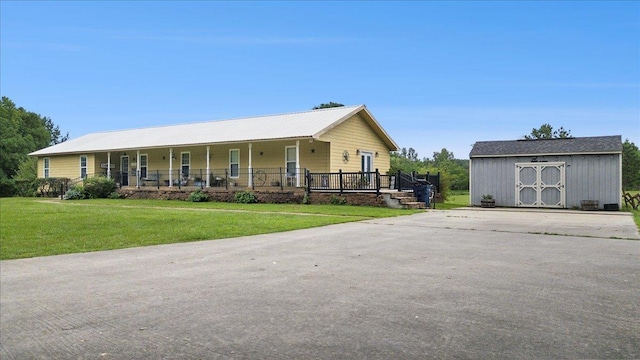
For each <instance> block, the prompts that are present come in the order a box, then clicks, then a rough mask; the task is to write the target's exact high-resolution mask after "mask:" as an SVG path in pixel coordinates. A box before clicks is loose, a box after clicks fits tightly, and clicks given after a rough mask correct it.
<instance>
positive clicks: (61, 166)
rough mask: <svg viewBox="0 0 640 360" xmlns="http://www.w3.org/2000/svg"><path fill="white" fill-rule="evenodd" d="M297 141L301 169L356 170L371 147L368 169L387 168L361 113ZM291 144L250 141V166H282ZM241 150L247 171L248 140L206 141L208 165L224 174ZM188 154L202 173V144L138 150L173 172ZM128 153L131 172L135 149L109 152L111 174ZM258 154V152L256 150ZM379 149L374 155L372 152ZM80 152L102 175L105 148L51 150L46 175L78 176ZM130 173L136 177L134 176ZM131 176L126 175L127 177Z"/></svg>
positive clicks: (194, 170)
mask: <svg viewBox="0 0 640 360" xmlns="http://www.w3.org/2000/svg"><path fill="white" fill-rule="evenodd" d="M298 141H299V155H300V158H299V164H300V167H301V168H303V169H304V168H306V169H309V170H310V171H312V172H337V171H338V170H340V169H342V170H343V171H360V170H361V162H360V155H358V154H357V153H356V152H357V151H358V150H360V151H361V152H370V153H372V154H374V156H373V158H372V160H373V169H376V168H377V169H379V170H380V172H382V173H386V172H387V171H388V170H389V167H390V155H389V148H388V146H387V145H385V143H384V142H383V141H382V140H381V139H380V138H379V137H378V135H377V134H376V133H375V132H374V131H373V129H372V128H371V127H370V126H369V124H368V123H367V122H366V120H364V119H363V118H362V117H361V116H360V115H358V114H356V115H354V116H353V117H351V118H350V119H348V120H346V121H344V122H343V123H341V124H340V125H338V126H336V127H335V128H334V129H331V130H329V131H328V132H327V133H326V134H324V135H322V136H321V138H320V139H319V140H313V141H310V139H300V140H298ZM288 146H292V147H295V146H296V139H291V140H280V141H264V142H254V143H252V167H253V168H254V169H279V168H282V169H286V150H285V149H286V147H288ZM231 149H239V150H240V171H241V172H246V170H247V169H248V167H249V144H248V143H239V144H225V145H211V146H210V161H209V168H210V169H211V170H212V171H214V172H215V173H216V174H224V169H227V168H229V150H231ZM345 150H347V151H348V152H349V155H350V159H349V161H348V162H344V161H343V158H342V154H343V152H344V151H345ZM183 152H189V153H190V160H191V161H190V166H191V177H192V178H194V177H199V174H200V172H201V171H202V173H203V174H204V173H205V172H206V169H207V147H206V146H205V145H201V146H191V147H175V148H173V154H174V157H175V160H171V159H170V158H171V156H170V155H169V154H170V152H169V148H163V149H148V150H140V154H141V155H145V154H146V155H147V170H148V171H149V172H151V171H156V170H159V171H162V172H165V173H166V171H168V170H169V167H170V163H171V161H173V162H172V168H173V170H174V171H176V172H177V171H178V170H179V169H180V167H181V154H182V153H183ZM125 153H126V154H127V156H128V157H129V163H130V169H129V173H130V174H135V170H136V166H134V165H133V163H135V162H137V152H136V150H131V151H120V152H111V164H113V165H114V168H112V170H111V173H112V176H116V174H117V173H118V172H120V168H121V164H120V163H121V157H122V156H123V155H124V154H125ZM261 153H262V154H261ZM376 153H377V154H378V155H377V156H376V155H375V154H376ZM80 155H86V156H87V174H89V175H90V176H91V175H95V174H103V175H105V174H106V172H107V169H103V168H101V166H100V165H101V164H103V163H105V164H106V163H107V159H108V155H107V153H102V152H101V153H95V154H73V155H53V156H49V159H50V174H49V176H50V177H68V178H71V179H75V178H78V177H79V176H80ZM38 176H39V177H42V176H44V161H43V157H39V158H38ZM134 178H135V176H134ZM130 181H131V180H130Z"/></svg>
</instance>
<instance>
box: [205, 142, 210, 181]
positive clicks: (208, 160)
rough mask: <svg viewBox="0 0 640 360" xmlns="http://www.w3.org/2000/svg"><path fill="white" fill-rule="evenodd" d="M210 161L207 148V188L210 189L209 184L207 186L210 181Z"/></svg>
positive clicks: (208, 148)
mask: <svg viewBox="0 0 640 360" xmlns="http://www.w3.org/2000/svg"><path fill="white" fill-rule="evenodd" d="M210 161H211V148H210V147H209V146H207V181H206V183H207V187H210V186H211V184H209V179H211V167H210V165H209V162H210Z"/></svg>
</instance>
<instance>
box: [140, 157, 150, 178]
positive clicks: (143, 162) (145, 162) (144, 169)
mask: <svg viewBox="0 0 640 360" xmlns="http://www.w3.org/2000/svg"><path fill="white" fill-rule="evenodd" d="M148 169H149V154H140V178H142V179H144V178H146V177H147V176H148V175H149V172H148Z"/></svg>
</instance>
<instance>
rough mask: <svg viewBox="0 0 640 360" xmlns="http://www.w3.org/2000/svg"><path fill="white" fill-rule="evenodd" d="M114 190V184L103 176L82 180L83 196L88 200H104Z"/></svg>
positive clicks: (113, 181)
mask: <svg viewBox="0 0 640 360" xmlns="http://www.w3.org/2000/svg"><path fill="white" fill-rule="evenodd" d="M115 189H116V182H115V180H113V179H110V178H108V177H104V176H96V177H92V178H88V179H85V180H84V194H85V197H87V198H89V199H106V198H108V197H109V195H110V194H111V193H112V192H113V191H114V190H115Z"/></svg>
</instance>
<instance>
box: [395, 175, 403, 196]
mask: <svg viewBox="0 0 640 360" xmlns="http://www.w3.org/2000/svg"><path fill="white" fill-rule="evenodd" d="M401 175H402V170H398V174H397V175H396V184H395V185H396V190H397V191H400V189H402V184H401V183H400V182H401V181H402V176H401Z"/></svg>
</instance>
